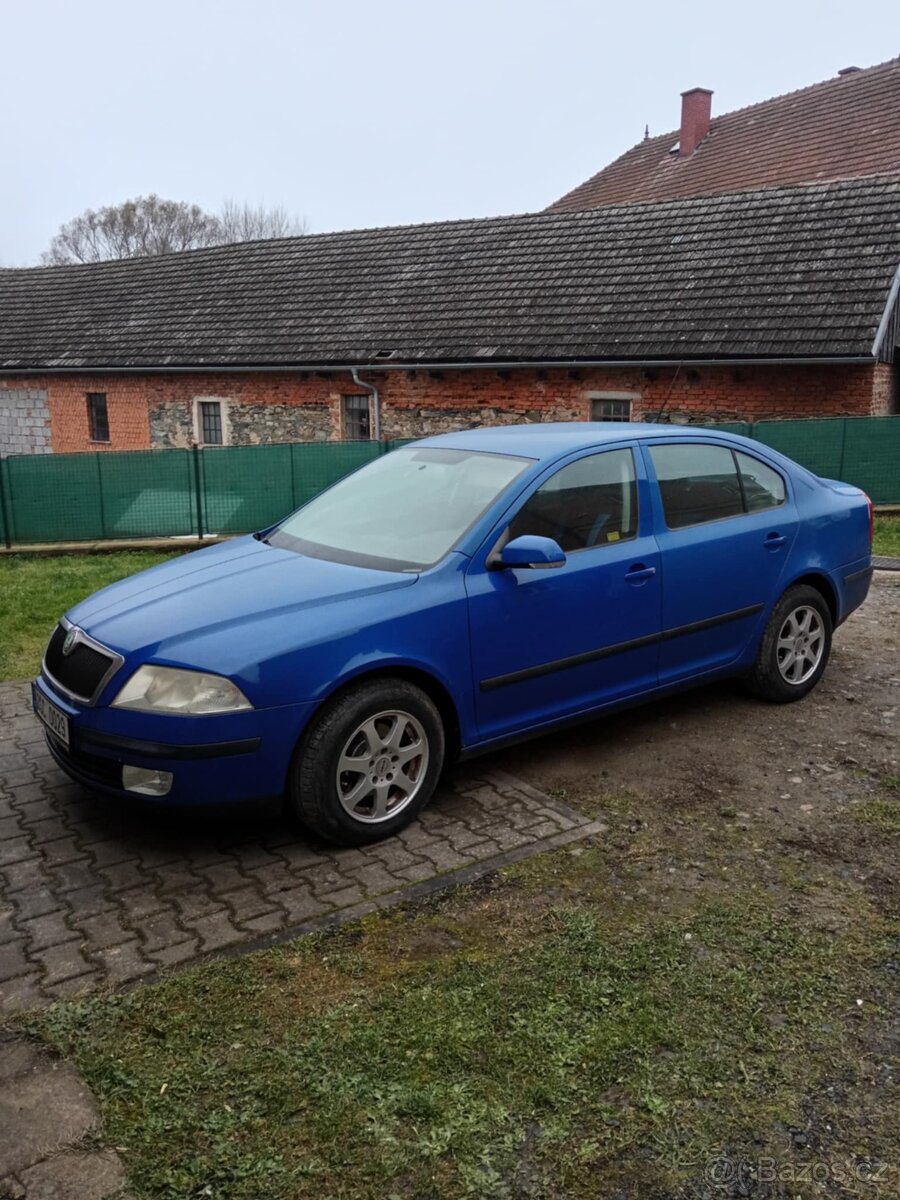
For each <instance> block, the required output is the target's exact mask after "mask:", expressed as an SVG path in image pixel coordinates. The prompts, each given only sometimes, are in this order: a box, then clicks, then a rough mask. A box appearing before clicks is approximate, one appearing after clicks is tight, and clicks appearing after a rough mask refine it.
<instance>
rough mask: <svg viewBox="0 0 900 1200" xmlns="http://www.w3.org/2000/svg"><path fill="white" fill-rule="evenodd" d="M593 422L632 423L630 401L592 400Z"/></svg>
mask: <svg viewBox="0 0 900 1200" xmlns="http://www.w3.org/2000/svg"><path fill="white" fill-rule="evenodd" d="M591 420H592V421H630V420H631V401H630V400H592V401H591Z"/></svg>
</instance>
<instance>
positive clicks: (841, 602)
mask: <svg viewBox="0 0 900 1200" xmlns="http://www.w3.org/2000/svg"><path fill="white" fill-rule="evenodd" d="M794 486H795V492H796V497H797V507H798V511H799V515H800V529H799V533H798V536H797V540H796V542H795V543H794V547H793V553H792V555H791V575H792V579H798V578H800V577H802V576H803V575H806V574H810V573H819V574H824V575H827V576H828V579H829V580H830V582H831V584H832V587H833V589H834V593H835V596H836V599H837V621H836V624H839V623H840V622H841V621H844V620H845V619H846V618H847V617H848V616H849V615H850V613H851V612H852V611H853V610H854V609H855V608H858V607H859V605H860V604H862V602H863V600H865V598H866V594H867V593H868V590H869V581H870V575H869V574H868V572H869V569H870V568H871V563H872V554H871V545H870V542H869V504H868V500H867V499H866V496H865V493H864V492H862V491H860V490H859V488H855V487H852V486H851V485H850V484H843V483H836V482H834V481H832V480H823V479H819V478H817V477H816V476H814V475H810V474H809V473H808V472H806V471H803V470H799V471H797V470H795V472H794ZM854 576H856V578H854Z"/></svg>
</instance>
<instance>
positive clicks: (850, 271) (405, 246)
mask: <svg viewBox="0 0 900 1200" xmlns="http://www.w3.org/2000/svg"><path fill="white" fill-rule="evenodd" d="M898 263H900V178H896V177H889V176H888V177H884V176H881V177H874V178H866V179H860V180H846V181H839V182H835V183H827V184H813V185H799V186H792V187H772V188H764V189H760V190H754V191H744V192H729V193H726V194H721V195H716V196H712V197H703V196H701V197H696V198H688V199H678V200H670V201H663V202H654V203H628V204H611V205H606V206H604V207H598V208H591V209H588V210H586V211H580V212H568V211H561V212H549V213H542V214H533V215H528V216H521V217H506V218H497V219H490V220H474V221H455V222H444V223H440V224H432V225H421V226H411V227H403V228H388V229H379V230H365V231H354V232H349V233H336V234H321V235H316V236H309V237H303V238H293V239H284V240H280V241H270V242H257V243H246V244H242V245H235V246H224V247H216V248H212V249H208V250H198V251H191V252H187V253H183V254H176V255H168V256H162V257H158V258H144V259H130V260H124V261H119V262H108V263H98V264H92V265H86V266H73V267H54V268H37V269H25V270H6V271H2V272H0V453H4V452H5V453H10V452H11V453H22V452H38V453H41V452H48V451H57V452H60V451H73V450H96V449H104V448H108V449H113V450H118V449H137V448H147V447H173V446H187V445H189V444H191V442H194V441H196V442H200V443H202V444H217V443H226V444H227V443H232V444H242V443H244V444H252V443H258V442H271V441H286V440H291V441H295V440H297V441H299V440H315V439H329V438H361V437H370V436H381V437H385V438H396V437H408V436H418V435H421V434H426V433H431V432H439V431H443V430H447V429H453V428H458V427H463V426H469V425H473V424H497V423H502V422H511V421H529V420H531V421H540V420H589V419H600V420H603V419H651V420H654V419H662V420H673V421H692V420H693V421H698V420H731V419H740V420H747V419H751V420H752V419H761V418H769V417H813V416H823V415H846V414H851V415H853V414H858V415H869V414H882V413H888V412H894V411H896V410H897V381H896V371H897V368H896V361H897V344H898V336H900V315H898V314H900V304H898V287H900V273H898Z"/></svg>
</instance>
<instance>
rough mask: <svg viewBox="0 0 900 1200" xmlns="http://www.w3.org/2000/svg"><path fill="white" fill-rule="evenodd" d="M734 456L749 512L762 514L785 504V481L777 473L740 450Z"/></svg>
mask: <svg viewBox="0 0 900 1200" xmlns="http://www.w3.org/2000/svg"><path fill="white" fill-rule="evenodd" d="M734 456H735V458H736V459H737V464H738V470H739V471H740V473H741V484H742V486H743V488H744V503H745V504H746V506H747V512H760V511H761V510H762V509H764V508H777V507H778V505H779V504H784V480H783V479H782V478H781V476H780V475H779V474H778V472H777V471H773V470H772V468H771V467H768V466H766V464H765V463H764V462H760V461H759V459H758V458H754V457H753V456H752V455H751V454H741V452H740V450H735V452H734Z"/></svg>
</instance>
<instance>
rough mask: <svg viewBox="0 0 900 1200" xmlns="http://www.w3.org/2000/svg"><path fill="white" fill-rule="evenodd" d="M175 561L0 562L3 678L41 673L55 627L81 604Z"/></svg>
mask: <svg viewBox="0 0 900 1200" xmlns="http://www.w3.org/2000/svg"><path fill="white" fill-rule="evenodd" d="M172 557H174V555H171V554H151V553H149V552H147V551H144V550H141V551H134V552H127V553H121V554H70V555H60V556H59V557H44V556H41V555H24V554H23V555H10V556H6V557H3V558H0V629H2V630H3V636H2V638H0V679H25V678H27V677H28V676H29V675H36V674H37V671H38V669H39V667H40V665H41V655H42V654H43V652H44V646H45V645H46V644H47V639H48V638H49V636H50V634H51V633H52V631H53V626H54V625H55V624H56V622H57V621H58V620H59V618H60V617H61V616H62V614H63V613H64V612H65V611H66V609H68V608H71V607H72V605H73V604H75V603H76V602H77V601H79V600H82V599H84V597H85V596H89V595H90V594H91V592H96V591H97V589H98V588H101V587H105V586H106V584H108V583H113V582H114V581H115V580H116V579H123V578H124V577H125V576H126V575H133V574H134V572H135V571H143V570H144V568H145V567H152V566H154V565H155V564H156V563H160V562H165V561H166V559H168V558H172Z"/></svg>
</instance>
